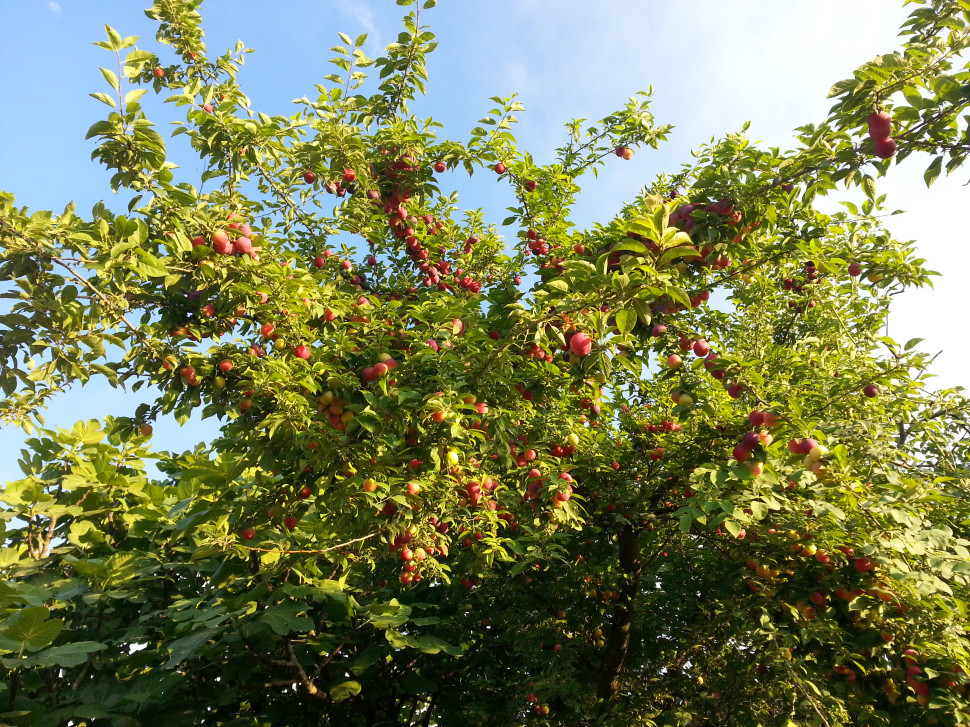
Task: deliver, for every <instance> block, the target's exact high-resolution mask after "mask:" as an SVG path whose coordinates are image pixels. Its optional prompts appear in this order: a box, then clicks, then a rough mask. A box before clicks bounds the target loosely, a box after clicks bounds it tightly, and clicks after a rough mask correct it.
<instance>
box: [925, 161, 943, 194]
mask: <svg viewBox="0 0 970 727" xmlns="http://www.w3.org/2000/svg"><path fill="white" fill-rule="evenodd" d="M942 167H943V157H941V156H939V157H937V158H936V159H934V160H933V161H932V162H930V165H929V166H928V167H927V168H926V171H925V172H923V181H924V182H926V186H927V187H930V186H932V184H933V182H935V181H936V179H937V177H939V176H940V169H941V168H942Z"/></svg>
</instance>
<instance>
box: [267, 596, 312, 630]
mask: <svg viewBox="0 0 970 727" xmlns="http://www.w3.org/2000/svg"><path fill="white" fill-rule="evenodd" d="M305 612H306V606H304V605H303V604H300V603H281V604H278V605H276V606H273V607H271V608H268V609H266V611H265V612H264V613H263V615H262V616H261V617H260V620H261V621H265V622H266V623H268V624H269V627H270V628H271V629H273V632H274V633H277V634H279V635H280V636H285V635H286V634H289V633H293V632H297V631H309V630H310V629H312V628H313V619H311V618H310V617H309V616H306V615H305ZM300 614H304V615H302V616H301V615H300Z"/></svg>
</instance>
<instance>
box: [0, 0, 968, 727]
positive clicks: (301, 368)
mask: <svg viewBox="0 0 970 727" xmlns="http://www.w3.org/2000/svg"><path fill="white" fill-rule="evenodd" d="M200 2H201V0H158V1H157V2H156V3H155V5H154V6H153V7H152V8H151V9H150V10H148V14H149V16H150V17H152V18H154V19H156V20H157V21H158V23H159V31H158V36H157V40H158V42H159V44H160V45H159V46H158V47H157V50H156V51H153V50H140V49H135V43H136V38H134V37H130V38H123V37H122V36H121V35H119V34H118V33H117V32H115V31H114V30H113V29H111V28H108V31H107V35H108V37H107V40H105V41H101V42H100V44H99V45H101V46H102V47H103V48H105V50H107V51H109V52H111V53H113V54H117V55H118V62H119V65H120V66H121V68H122V69H123V73H122V74H121V77H119V76H118V75H117V74H115V73H114V72H112V71H111V70H108V69H107V68H105V69H102V73H103V75H104V77H105V79H106V82H107V84H108V87H109V88H108V91H107V92H105V93H98V94H94V95H95V96H96V98H98V99H99V100H101V101H103V102H104V103H105V104H106V105H107V106H108V107H109V111H108V115H107V117H106V118H105V119H104V120H102V121H99V122H98V123H96V124H95V125H94V126H92V127H91V130H90V133H89V135H88V136H89V138H92V139H94V140H95V141H96V142H97V148H96V151H95V154H94V156H95V158H96V159H97V160H99V161H100V162H101V163H103V164H104V165H106V166H107V167H108V168H110V169H111V170H113V171H114V176H113V177H112V188H113V190H114V191H116V192H120V193H122V194H126V195H128V196H127V197H126V199H130V203H129V204H128V213H127V214H125V215H120V214H113V213H112V212H111V211H109V209H108V208H107V207H106V206H105V205H98V206H97V207H96V208H95V209H94V210H92V212H91V214H90V215H89V216H81V215H79V214H77V212H76V210H74V208H73V207H72V206H69V207H68V208H67V209H65V211H64V212H63V213H61V214H52V213H50V212H43V211H41V212H33V213H31V212H30V211H28V210H27V209H24V208H20V207H18V206H17V205H16V204H15V200H14V197H13V196H12V195H10V194H6V193H4V194H2V195H0V244H2V249H0V272H2V280H3V288H2V294H3V296H4V298H6V299H7V300H8V301H10V304H9V307H8V310H7V311H6V312H5V313H4V314H3V315H0V323H2V325H3V328H2V329H0V387H2V391H3V395H4V398H3V399H2V400H0V418H2V420H3V421H4V423H6V424H8V425H16V426H20V427H23V428H24V429H25V430H26V431H27V433H28V434H29V435H31V438H30V439H29V440H28V445H29V447H30V449H29V451H28V450H25V451H24V452H23V456H22V458H21V461H20V465H21V468H22V470H23V472H24V478H23V479H21V480H19V481H16V482H9V483H7V484H6V486H5V487H4V489H3V491H2V494H0V503H2V509H0V525H2V527H3V528H4V529H3V546H4V547H3V548H2V549H0V574H2V580H0V710H2V713H0V722H3V723H5V724H8V723H9V724H23V725H66V724H74V725H82V724H83V725H152V727H163V726H164V725H184V724H205V725H293V726H299V725H318V724H342V725H347V726H348V727H349V726H351V725H368V726H376V725H458V724H470V723H474V724H491V725H515V724H535V725H571V726H574V725H633V724H644V725H651V724H655V725H759V724H761V725H794V724H797V725H802V724H805V725H809V724H810V725H829V726H832V725H872V726H875V725H903V724H905V725H911V724H930V723H938V724H943V725H958V724H962V725H966V724H968V723H970V702H968V689H967V683H968V678H967V674H966V671H965V670H966V669H968V668H970V650H968V642H967V634H966V630H965V629H966V626H967V619H968V615H967V602H968V599H970V587H968V578H970V550H968V545H970V540H968V536H970V499H968V495H970V490H968V483H970V472H968V466H970V458H968V442H970V439H968V412H970V407H968V403H967V401H966V400H965V399H964V398H963V396H962V394H961V393H960V392H959V391H952V390H948V391H934V390H932V389H931V388H930V387H929V386H928V384H927V383H926V377H927V366H928V363H929V362H928V357H927V356H926V355H925V354H923V353H920V352H919V348H918V341H910V342H908V343H903V342H898V343H897V342H895V341H893V340H891V339H889V338H886V337H884V336H882V335H881V332H882V330H883V327H884V324H885V321H886V316H887V313H888V306H889V301H890V299H891V297H892V296H893V295H894V294H896V293H898V292H900V291H902V290H904V289H906V288H907V287H911V286H923V285H926V284H927V283H928V282H929V280H930V276H931V273H930V272H929V271H927V270H925V269H924V267H923V265H922V261H921V260H919V259H918V258H917V257H916V252H915V250H914V248H913V247H912V245H911V244H909V243H903V242H900V241H897V240H894V239H892V237H891V236H890V235H889V233H888V232H887V231H886V230H885V229H884V228H883V227H882V225H881V222H880V217H881V216H882V213H883V212H884V211H885V210H883V208H882V202H883V200H882V198H881V197H880V196H879V194H878V190H877V183H876V182H877V180H878V178H879V177H880V176H881V175H883V174H885V173H887V172H889V171H890V169H891V168H892V167H893V165H894V164H895V163H898V162H899V161H901V160H903V159H904V158H905V157H906V156H907V155H908V154H910V153H911V152H912V151H914V150H921V151H929V152H931V153H932V154H933V157H932V160H931V163H930V164H929V168H928V169H927V171H926V180H927V183H932V181H933V180H934V179H935V178H936V176H938V175H939V174H940V173H941V172H942V170H943V169H944V167H945V169H946V172H947V173H949V172H950V171H952V170H954V169H956V168H958V167H960V165H962V163H963V162H964V160H965V158H966V155H967V152H968V150H970V144H968V142H967V138H968V133H970V131H968V126H967V117H966V116H963V115H962V114H964V113H966V109H967V106H968V103H970V91H968V89H970V72H968V70H967V69H966V68H964V69H959V68H955V67H954V66H953V62H954V59H956V58H958V56H959V54H960V53H961V52H962V51H963V50H964V49H965V48H966V47H967V45H968V36H970V4H968V3H966V2H963V1H962V0H935V1H933V2H929V1H928V0H922V1H920V2H916V3H915V6H916V7H915V10H914V12H913V14H912V16H911V18H910V20H909V21H908V23H907V25H906V26H905V27H904V36H905V39H906V43H905V45H904V46H903V48H902V50H901V51H899V52H896V53H892V54H889V55H885V56H882V57H880V58H877V59H875V60H873V61H872V62H871V63H869V64H867V65H866V66H864V67H862V68H860V69H859V70H858V71H856V73H855V76H854V78H852V79H849V80H847V81H843V82H841V83H839V84H836V86H834V88H833V96H834V97H836V99H837V100H836V105H835V106H834V107H833V110H832V113H831V116H830V118H829V119H828V120H827V121H826V122H825V123H823V124H820V125H818V126H814V125H809V126H805V127H802V128H801V129H799V130H798V141H797V149H796V150H794V151H792V152H787V153H785V152H781V151H780V150H778V149H759V148H757V147H755V146H753V145H751V144H750V143H749V142H748V141H747V140H746V139H745V138H744V137H742V136H739V135H728V136H726V137H725V138H724V139H723V140H721V141H719V142H717V143H715V144H712V145H709V146H706V147H703V148H701V149H700V150H699V152H698V153H697V155H696V158H695V160H694V161H693V163H691V164H690V165H689V166H686V167H684V168H683V169H681V170H679V171H677V172H676V173H673V174H670V175H666V176H661V177H660V178H658V179H657V180H655V181H654V182H653V183H651V184H650V185H648V186H647V187H646V188H645V189H644V191H643V193H642V194H641V195H640V196H639V197H638V198H637V199H635V200H634V201H632V202H631V203H629V204H628V205H627V206H626V207H625V208H624V209H623V210H622V213H621V214H619V215H618V216H617V217H616V218H615V219H612V220H607V221H604V222H602V223H601V224H598V225H596V226H594V227H592V228H590V229H585V230H583V229H578V228H577V227H576V226H575V225H574V224H573V223H572V222H571V221H570V209H571V207H572V205H573V203H574V201H575V199H576V197H577V194H578V193H579V186H578V181H577V180H578V179H579V178H580V177H581V176H582V175H584V174H585V173H586V172H588V171H591V170H595V169H596V167H597V166H598V165H601V164H606V163H609V164H622V163H623V157H624V156H626V157H627V158H629V156H630V155H631V154H632V153H633V150H634V149H643V148H644V147H656V146H658V145H659V144H660V143H661V142H663V140H664V138H665V136H666V134H667V133H668V131H669V128H668V127H666V126H661V125H656V124H655V123H654V119H653V116H652V115H651V114H650V112H649V108H648V106H649V104H648V102H649V94H641V95H638V96H636V97H634V98H633V99H631V100H630V101H629V103H627V105H626V106H624V107H623V108H622V109H620V110H618V111H617V112H616V113H614V114H612V115H610V116H608V117H607V118H604V119H602V120H601V121H599V122H596V123H594V124H592V125H588V124H586V123H580V122H574V123H571V124H569V125H568V126H567V135H566V138H565V139H564V142H563V145H562V147H561V148H560V149H558V152H557V156H556V159H554V160H553V161H551V162H549V163H540V161H538V160H536V159H533V157H532V156H531V155H529V154H528V153H527V152H525V151H523V150H520V149H519V148H518V147H517V145H516V142H515V138H514V136H513V133H512V128H513V125H514V123H515V118H514V114H516V113H518V112H519V111H520V110H521V109H520V107H519V105H518V104H517V103H516V101H515V100H514V99H493V101H494V104H495V108H494V109H492V110H491V111H489V112H488V114H487V115H486V116H485V118H483V119H482V121H481V125H480V126H478V127H476V128H475V129H473V130H472V131H471V133H470V134H469V135H468V137H467V139H466V140H465V141H456V140H450V139H446V138H444V137H443V136H442V132H441V131H440V129H439V125H437V124H436V123H434V122H433V121H422V120H420V119H418V118H415V117H414V116H412V115H411V114H410V112H409V110H408V103H409V102H411V101H413V99H414V98H415V96H416V95H417V94H419V93H422V92H423V91H424V85H425V82H426V81H427V74H426V67H425V58H426V55H427V54H428V53H430V52H431V51H432V50H433V49H434V45H435V43H434V36H433V34H432V33H431V32H430V30H429V29H428V27H426V26H425V25H423V24H422V23H424V22H426V16H425V11H426V10H429V9H430V8H431V7H433V6H434V0H428V1H427V2H424V3H423V5H422V6H421V7H420V8H419V7H418V6H417V5H415V4H414V3H412V2H409V1H408V0H401V1H400V2H399V3H398V4H400V5H413V6H414V7H413V9H411V10H410V11H409V13H410V14H409V15H408V16H407V17H406V18H405V20H404V26H403V30H402V32H401V34H400V37H399V38H398V40H397V42H396V43H394V44H392V45H390V46H389V47H388V48H387V50H386V54H385V55H384V56H383V57H382V58H379V59H377V60H371V59H369V58H367V57H366V56H365V55H364V53H363V51H362V47H363V45H364V40H365V39H364V38H363V37H361V38H357V39H351V38H349V37H346V36H343V35H341V43H342V45H341V46H340V47H338V48H336V49H335V52H336V53H337V56H336V58H335V59H334V64H335V66H336V67H337V70H338V71H339V73H336V74H334V75H332V76H329V77H327V79H326V80H325V83H324V84H323V85H321V86H319V87H318V90H319V95H318V96H316V97H315V98H313V99H310V98H304V99H302V101H301V102H299V104H298V109H297V111H296V113H295V114H293V115H292V116H283V115H267V114H265V113H261V112H257V111H255V110H253V109H251V108H250V105H249V101H248V99H247V98H246V96H245V95H244V94H243V91H242V89H241V87H240V86H239V85H238V83H237V74H238V72H239V69H240V66H241V64H242V63H243V61H244V58H245V54H246V52H247V51H246V49H245V48H244V47H242V46H239V47H237V48H236V49H235V50H234V51H232V52H229V53H226V54H225V55H222V56H214V55H210V53H209V52H208V50H207V49H206V47H205V45H204V44H203V41H202V30H201V18H200V16H199V14H198V12H197V10H198V6H199V5H200ZM368 73H370V74H371V75H370V76H368V75H366V74H368ZM150 91H153V92H154V93H155V94H158V95H160V96H162V97H164V98H165V100H167V101H169V102H170V103H172V104H174V105H175V106H177V107H180V108H183V109H184V110H185V116H184V123H182V124H181V125H180V126H178V127H177V128H176V131H175V135H183V136H185V137H187V139H188V140H189V141H190V143H191V146H192V148H193V149H194V150H196V151H197V152H198V153H199V156H200V157H201V160H202V164H203V165H204V169H205V171H204V172H202V174H201V179H197V180H192V179H189V178H186V176H185V172H184V171H183V170H181V169H176V168H174V166H173V165H172V164H170V163H168V162H167V161H166V160H167V156H166V140H165V139H164V138H163V137H162V136H161V135H160V134H159V133H158V131H157V130H156V128H155V127H154V126H153V124H152V122H151V121H150V120H149V119H148V117H147V116H146V107H144V106H143V105H142V104H143V96H144V95H145V94H146V93H148V92H150ZM880 110H884V111H886V112H888V116H887V115H880V114H879V113H878V112H879V111H880ZM887 119H888V121H887ZM870 137H871V138H870ZM453 170H457V171H458V174H464V173H465V172H464V171H462V170H465V171H467V173H469V174H471V173H476V174H488V175H496V174H497V175H498V176H497V178H498V179H499V180H501V181H502V182H504V183H507V184H509V185H511V186H512V188H513V189H514V190H515V194H516V199H517V205H516V207H515V208H514V209H512V210H511V211H510V217H509V218H508V219H506V220H505V221H504V225H503V226H502V227H501V229H499V228H496V227H495V226H491V225H487V224H485V222H484V221H483V214H482V213H481V211H476V210H471V211H462V210H460V209H459V207H458V204H457V197H456V196H455V195H454V194H452V193H451V192H450V191H448V190H447V189H444V184H445V181H444V180H451V179H453V176H452V175H451V171H453ZM900 173H904V172H900ZM207 182H212V183H209V184H205V183H207ZM590 183H593V182H592V181H590ZM196 185H198V186H196ZM839 185H842V186H845V187H849V188H851V187H860V188H861V189H862V191H863V192H864V193H865V195H866V198H867V199H866V201H865V202H864V203H863V204H862V205H861V206H856V205H854V204H852V203H849V202H846V203H844V211H843V212H841V213H839V214H824V213H822V212H821V211H819V210H818V209H816V208H815V207H814V206H813V200H814V199H815V198H816V197H817V196H818V195H824V194H829V193H834V192H835V191H836V189H837V187H838V186H839ZM202 186H205V188H206V189H208V190H209V191H205V192H203V191H201V187H202ZM88 380H91V381H92V382H95V383H97V385H104V384H109V385H111V386H115V387H125V388H126V389H129V390H133V391H134V390H138V389H140V388H142V387H146V388H148V389H150V390H152V391H157V397H156V398H155V400H154V403H153V404H152V405H144V406H140V407H138V409H137V411H132V412H129V414H130V416H125V417H117V418H112V417H107V418H105V419H104V420H103V421H97V420H89V421H81V422H79V423H78V424H76V425H75V426H74V427H73V428H72V429H71V430H69V431H68V430H64V429H60V428H57V429H55V430H51V429H47V428H44V424H43V419H42V410H43V408H44V406H45V405H46V403H47V402H48V401H49V400H50V399H51V398H52V397H54V396H56V395H57V394H59V393H60V392H62V391H64V390H66V389H67V388H69V387H72V386H77V385H79V383H85V382H87V381H88ZM193 415H200V416H202V417H216V418H218V419H219V420H220V422H222V427H221V430H220V431H221V436H220V437H219V438H217V439H215V440H214V441H212V442H211V443H209V444H208V446H206V447H204V448H199V449H197V450H196V451H191V452H184V453H175V454H170V453H159V452H154V451H152V450H151V448H150V441H151V423H152V422H153V421H154V420H156V419H157V418H159V417H164V416H174V417H175V418H177V419H178V420H179V421H180V422H183V421H186V420H187V419H188V418H189V417H190V416H193ZM146 461H154V462H156V466H157V468H158V470H159V471H160V472H161V473H163V475H164V479H163V480H157V479H152V478H150V477H149V476H148V475H146Z"/></svg>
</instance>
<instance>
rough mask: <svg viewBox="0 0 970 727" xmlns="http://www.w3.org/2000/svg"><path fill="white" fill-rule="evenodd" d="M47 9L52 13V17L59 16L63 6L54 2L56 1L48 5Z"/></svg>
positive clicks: (52, 0)
mask: <svg viewBox="0 0 970 727" xmlns="http://www.w3.org/2000/svg"><path fill="white" fill-rule="evenodd" d="M47 9H48V10H50V11H51V15H54V16H59V15H60V14H61V5H60V3H56V2H54V0H51V1H50V2H49V3H47Z"/></svg>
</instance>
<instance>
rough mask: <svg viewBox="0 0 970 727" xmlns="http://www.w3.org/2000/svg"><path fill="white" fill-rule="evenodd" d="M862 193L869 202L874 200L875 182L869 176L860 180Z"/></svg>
mask: <svg viewBox="0 0 970 727" xmlns="http://www.w3.org/2000/svg"><path fill="white" fill-rule="evenodd" d="M862 191H863V192H865V195H866V197H868V198H869V199H871V200H875V199H876V180H875V179H873V178H872V176H871V175H869V174H866V175H865V176H864V177H863V178H862Z"/></svg>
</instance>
